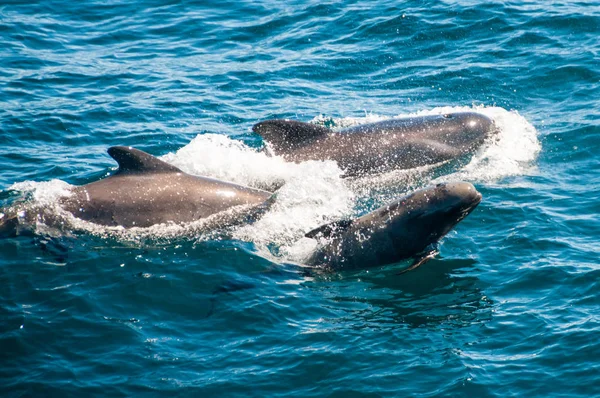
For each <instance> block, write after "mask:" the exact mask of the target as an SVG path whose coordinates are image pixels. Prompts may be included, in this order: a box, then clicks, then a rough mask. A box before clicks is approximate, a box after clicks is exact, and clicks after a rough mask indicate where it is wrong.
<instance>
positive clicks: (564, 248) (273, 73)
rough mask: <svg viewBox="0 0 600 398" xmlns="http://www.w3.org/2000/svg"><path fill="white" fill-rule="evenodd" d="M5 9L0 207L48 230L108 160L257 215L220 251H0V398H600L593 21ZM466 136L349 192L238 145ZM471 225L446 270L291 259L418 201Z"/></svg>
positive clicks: (319, 165)
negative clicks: (466, 206)
mask: <svg viewBox="0 0 600 398" xmlns="http://www.w3.org/2000/svg"><path fill="white" fill-rule="evenodd" d="M32 3H35V4H31V3H30V2H19V1H10V0H9V1H4V2H2V3H1V4H0V65H1V68H0V105H1V106H0V139H1V141H0V142H1V143H2V145H1V146H0V169H1V170H2V172H1V173H0V206H4V207H5V208H14V207H15V206H21V207H20V208H21V209H23V211H25V212H30V213H32V212H45V213H51V214H57V213H59V212H60V209H58V208H57V205H56V200H57V197H58V196H59V195H60V194H61V193H62V192H63V191H64V190H65V189H66V188H68V187H69V186H70V185H80V184H84V183H87V182H91V181H94V180H97V179H99V178H101V177H105V176H106V175H108V174H109V173H111V172H112V171H113V170H114V169H115V166H116V164H115V162H114V161H113V160H112V159H111V158H110V157H109V156H108V155H107V154H106V149H107V148H108V147H109V146H112V145H131V146H135V147H137V148H140V149H142V150H145V151H147V152H150V153H152V154H155V155H160V156H162V158H163V159H164V160H166V161H168V162H170V163H173V164H175V165H177V166H178V167H180V168H182V169H183V170H185V171H187V172H190V173H194V174H201V175H207V176H211V177H216V178H220V179H225V180H229V181H235V182H238V183H242V184H246V185H250V186H253V187H259V188H263V189H276V188H278V187H281V188H279V191H278V196H277V201H276V202H275V204H274V205H273V207H272V208H271V209H270V210H269V211H268V212H267V213H266V214H265V215H264V217H262V218H261V219H260V220H259V221H257V222H256V223H253V224H249V225H244V226H240V227H238V228H233V229H231V230H229V231H226V233H207V232H206V231H204V230H203V229H202V228H199V227H198V225H197V224H195V223H190V224H189V225H184V226H168V227H167V226H159V227H153V228H149V229H134V230H122V229H119V228H101V227H98V226H94V225H93V224H89V223H85V222H82V221H79V220H77V219H74V218H72V217H71V218H70V219H69V218H68V217H67V219H65V224H64V226H63V227H61V228H57V227H52V226H46V225H44V224H42V223H37V224H34V225H31V226H30V227H31V228H32V229H33V230H34V231H33V232H34V233H33V234H31V233H28V234H27V233H25V234H23V235H21V236H18V237H16V238H6V239H2V240H0V292H1V293H0V394H1V395H2V396H77V397H79V396H94V395H96V396H122V395H129V396H161V397H162V396H172V395H173V396H257V397H258V396H260V397H262V396H343V397H347V396H423V397H438V396H449V397H455V396H469V397H507V396H518V397H524V396H527V397H531V396H540V397H591V396H600V339H599V338H598V336H600V315H599V313H600V261H599V259H598V257H599V252H600V243H599V239H600V217H599V216H598V213H599V212H600V162H599V160H600V116H598V112H599V110H600V35H599V34H600V6H599V5H598V3H597V2H595V1H585V0H584V1H579V2H565V3H564V4H558V3H556V4H550V3H551V2H542V1H519V2H512V1H508V2H487V3H485V2H475V1H470V0H460V1H450V0H447V1H409V2H404V3H401V2H392V1H380V2H366V1H350V0H342V1H319V2H316V1H303V2H295V1H292V2H290V1H287V2H283V1H282V2H274V1H265V2H247V1H222V2H218V3H215V4H214V5H210V4H207V3H208V2H206V3H203V2H188V1H173V2H158V1H138V2H129V1H112V0H109V1H102V2H100V1H82V2H67V1H60V0H59V1H52V2H50V1H39V2H32ZM461 110H476V111H479V112H481V113H484V114H486V115H488V116H490V117H491V118H493V119H494V120H495V122H496V124H497V125H498V126H499V128H500V133H499V135H498V136H497V137H495V138H494V139H493V140H490V141H489V142H487V143H486V144H485V145H484V147H483V148H481V149H480V150H479V151H478V152H477V153H475V154H474V155H473V157H472V158H471V159H470V160H469V161H468V162H466V163H465V164H463V165H462V166H457V167H454V168H450V169H446V170H444V171H443V172H440V171H439V170H437V169H431V168H422V169H417V170H409V171H403V172H392V173H388V174H385V175H380V176H376V177H368V178H362V179H354V180H343V179H341V178H340V172H341V171H340V170H339V168H338V167H337V165H336V164H335V163H333V162H306V163H302V164H292V163H286V162H284V161H283V160H281V159H278V158H269V157H267V156H266V155H265V154H264V153H262V152H260V148H261V147H262V145H263V143H262V141H261V139H260V137H258V136H257V135H255V134H253V133H252V131H251V127H252V125H253V124H254V123H256V122H258V121H261V120H265V119H269V118H275V117H278V118H279V117H285V118H291V119H295V120H301V121H310V122H313V123H317V124H322V125H327V126H330V127H333V128H341V127H344V126H349V125H355V124H359V123H365V122H369V121H376V120H383V119H387V118H392V117H402V116H408V115H415V114H439V113H444V112H448V111H461ZM460 180H463V181H469V182H472V183H473V184H475V186H476V187H477V189H478V190H479V191H480V192H481V193H482V194H483V202H482V203H481V204H480V205H479V207H478V208H477V209H476V210H475V211H474V212H473V213H472V214H471V215H470V216H469V217H467V218H466V219H465V220H464V221H463V222H461V223H460V224H459V225H458V226H457V227H456V229H455V230H454V231H453V232H451V233H450V234H449V235H448V236H447V237H445V238H444V239H443V240H442V242H441V243H440V245H439V251H440V254H439V255H438V257H437V258H435V259H434V260H432V261H430V262H429V263H427V264H425V265H423V266H422V267H420V268H419V269H417V270H415V271H412V272H408V273H406V274H403V275H397V272H398V267H397V266H388V267H379V268H370V269H368V270H361V271H356V272H342V273H328V274H314V273H307V272H305V271H303V270H302V269H301V268H299V267H298V266H297V265H296V264H297V263H298V262H299V261H300V259H301V258H302V257H303V256H304V255H306V253H309V252H310V250H312V249H313V248H314V247H313V246H311V245H312V244H313V243H312V242H313V241H312V240H309V239H305V238H303V234H304V233H305V232H306V231H308V230H310V229H312V228H314V227H316V226H318V225H321V224H323V223H325V222H328V221H333V220H337V219H340V218H344V217H351V216H357V215H360V214H364V213H365V212H367V211H369V210H370V209H372V208H374V207H376V206H377V205H379V204H382V203H386V202H387V201H390V200H393V199H394V198H396V197H398V196H399V195H401V194H403V193H405V192H409V191H411V190H413V189H415V188H418V187H422V186H426V185H429V184H431V183H435V182H439V181H460Z"/></svg>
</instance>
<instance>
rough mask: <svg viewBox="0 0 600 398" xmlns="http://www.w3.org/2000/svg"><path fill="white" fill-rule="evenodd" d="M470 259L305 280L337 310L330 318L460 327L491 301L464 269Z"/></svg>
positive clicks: (480, 316)
mask: <svg viewBox="0 0 600 398" xmlns="http://www.w3.org/2000/svg"><path fill="white" fill-rule="evenodd" d="M474 264H475V262H474V261H473V260H467V259H440V258H437V259H434V260H431V261H429V262H428V263H427V264H425V265H423V266H422V267H420V268H418V269H416V270H414V271H410V272H407V273H406V274H402V275H397V273H398V272H399V269H398V268H397V267H384V268H381V269H375V270H370V271H369V272H366V271H362V272H358V273H354V274H352V275H342V274H332V275H320V276H319V277H318V278H317V279H316V281H315V282H314V283H312V284H310V286H311V287H312V288H314V289H316V290H317V291H319V292H320V293H321V294H322V295H323V296H325V297H326V298H328V299H329V300H331V301H332V302H333V303H332V304H331V307H332V309H335V310H337V311H338V312H340V316H339V318H336V319H330V320H329V321H330V322H331V323H334V324H338V325H353V326H351V327H358V328H363V327H368V328H392V329H393V328H398V327H400V328H402V327H412V328H416V327H423V326H427V327H429V326H432V327H437V326H440V325H441V326H444V327H462V326H467V325H471V324H473V323H479V322H483V321H485V320H488V319H490V318H491V306H492V304H493V303H492V301H491V300H490V299H489V298H487V297H486V295H485V293H484V292H483V291H482V289H481V287H480V285H481V283H480V281H479V280H478V279H477V278H475V277H472V276H470V275H469V269H471V268H472V267H473V266H474ZM341 308H343V310H342V311H340V309H341ZM342 327H344V326H342Z"/></svg>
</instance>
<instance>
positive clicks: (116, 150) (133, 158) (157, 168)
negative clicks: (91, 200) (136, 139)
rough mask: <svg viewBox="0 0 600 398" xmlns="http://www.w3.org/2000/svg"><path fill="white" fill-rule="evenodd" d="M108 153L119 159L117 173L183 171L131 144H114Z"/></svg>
mask: <svg viewBox="0 0 600 398" xmlns="http://www.w3.org/2000/svg"><path fill="white" fill-rule="evenodd" d="M108 154H109V155H110V156H111V157H112V158H113V159H114V160H116V161H117V163H118V164H119V170H118V171H117V173H181V170H179V169H178V168H177V167H175V166H173V165H170V164H169V163H167V162H163V161H162V160H160V159H158V158H157V157H155V156H152V155H150V154H149V153H146V152H144V151H140V150H139V149H135V148H132V147H129V146H113V147H110V148H108Z"/></svg>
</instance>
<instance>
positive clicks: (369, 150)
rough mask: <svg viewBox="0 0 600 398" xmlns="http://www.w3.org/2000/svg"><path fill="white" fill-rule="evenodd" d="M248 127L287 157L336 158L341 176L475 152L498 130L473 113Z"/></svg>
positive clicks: (267, 123)
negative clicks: (338, 125)
mask: <svg viewBox="0 0 600 398" xmlns="http://www.w3.org/2000/svg"><path fill="white" fill-rule="evenodd" d="M252 130H253V131H254V132H256V133H258V134H259V135H260V136H261V137H262V138H263V139H264V140H265V141H266V142H267V144H268V145H267V147H268V149H269V150H270V151H271V152H272V153H273V154H274V155H277V156H281V157H283V158H284V159H285V160H287V161H291V162H297V163H299V162H304V161H307V160H334V161H335V162H337V164H338V166H339V167H340V168H341V169H342V170H343V171H344V173H345V176H349V177H351V176H361V175H364V174H375V173H381V172H386V171H390V170H394V169H411V168H415V167H419V166H425V165H432V164H437V163H441V162H444V161H448V160H453V159H457V158H461V157H463V156H466V155H468V154H471V153H473V152H474V151H475V150H476V149H477V148H478V147H480V146H481V145H482V144H483V142H484V141H485V139H486V138H488V137H489V136H491V135H492V134H493V133H494V132H495V131H497V129H496V127H495V124H494V122H493V121H492V120H491V119H490V118H488V117H486V116H485V115H482V114H480V113H476V112H457V113H448V114H444V115H433V116H418V117H409V118H399V119H389V120H384V121H381V122H376V123H368V124H362V125H358V126H354V127H350V128H347V129H343V130H341V131H333V130H330V129H328V128H326V127H323V126H318V125H315V124H311V123H303V122H298V121H293V120H283V119H275V120H267V121H263V122H260V123H257V124H255V125H254V126H253V127H252Z"/></svg>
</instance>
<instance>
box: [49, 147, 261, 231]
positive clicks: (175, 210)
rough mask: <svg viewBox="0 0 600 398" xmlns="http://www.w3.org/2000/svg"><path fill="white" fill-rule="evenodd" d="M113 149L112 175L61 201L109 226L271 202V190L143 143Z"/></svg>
mask: <svg viewBox="0 0 600 398" xmlns="http://www.w3.org/2000/svg"><path fill="white" fill-rule="evenodd" d="M108 153H109V154H110V156H112V157H113V158H114V159H115V160H116V161H117V163H118V164H119V169H118V170H117V172H116V173H115V174H113V175H111V176H110V177H108V178H105V179H102V180H99V181H95V182H92V183H90V184H87V185H82V186H78V187H76V188H74V189H73V194H72V195H71V196H68V197H65V198H64V199H62V201H61V205H62V207H63V208H64V209H65V210H67V211H69V212H71V213H72V214H73V215H74V216H75V217H78V218H81V219H83V220H86V221H90V222H93V223H96V224H101V225H107V226H123V227H125V228H130V227H149V226H151V225H154V224H161V223H168V222H173V223H183V222H190V221H195V220H199V219H203V218H206V217H209V216H211V215H213V214H216V213H219V212H222V211H224V210H228V209H231V208H235V207H238V206H239V207H240V208H242V207H243V212H242V214H243V215H246V214H250V213H251V212H252V211H255V210H256V211H258V210H259V209H261V208H263V207H264V205H266V204H268V202H269V198H270V197H271V196H272V194H271V193H270V192H267V191H262V190H259V189H253V188H249V187H245V186H241V185H237V184H233V183H229V182H224V181H219V180H215V179H212V178H207V177H200V176H193V175H190V174H187V173H184V172H183V171H181V170H180V169H178V168H177V167H175V166H173V165H170V164H168V163H166V162H163V161H162V160H160V159H158V158H156V157H154V156H152V155H150V154H148V153H146V152H143V151H140V150H138V149H134V148H131V147H123V146H116V147H111V148H109V149H108Z"/></svg>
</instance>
